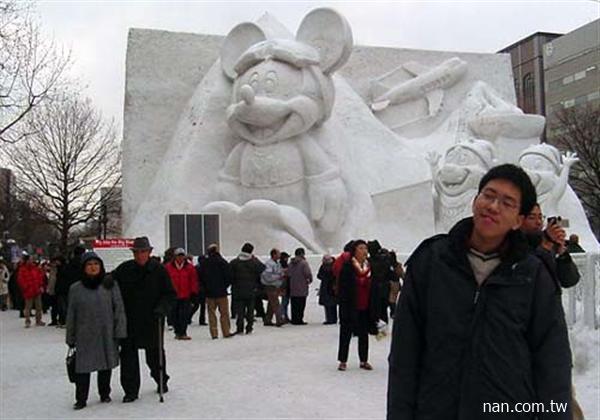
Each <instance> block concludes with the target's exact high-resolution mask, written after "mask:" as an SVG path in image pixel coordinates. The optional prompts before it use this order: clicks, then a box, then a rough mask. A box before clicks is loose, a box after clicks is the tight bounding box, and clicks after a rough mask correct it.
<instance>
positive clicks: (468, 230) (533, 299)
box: [387, 164, 571, 420]
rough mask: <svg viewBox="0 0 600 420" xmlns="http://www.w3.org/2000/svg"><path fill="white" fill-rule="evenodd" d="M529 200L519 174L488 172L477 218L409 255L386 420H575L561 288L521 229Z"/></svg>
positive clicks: (510, 168) (512, 169)
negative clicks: (530, 249)
mask: <svg viewBox="0 0 600 420" xmlns="http://www.w3.org/2000/svg"><path fill="white" fill-rule="evenodd" d="M535 202H536V193H535V189H534V187H533V185H532V183H531V181H530V179H529V177H528V176H527V174H526V173H525V172H524V171H523V170H521V169H520V168H518V167H516V166H514V165H510V164H506V165H501V166H498V167H495V168H492V169H491V170H490V171H489V172H488V173H487V174H486V175H484V177H483V178H482V179H481V182H480V184H479V191H478V195H477V196H476V198H475V199H474V201H473V217H470V218H467V219H464V220H462V221H460V222H458V223H457V224H456V225H455V226H454V227H453V228H452V229H451V231H450V232H449V233H448V234H443V235H437V236H434V237H432V238H430V239H428V240H426V241H424V242H423V243H422V244H421V245H420V246H419V247H418V248H417V250H416V251H415V252H414V253H413V254H412V256H411V257H410V259H409V260H408V261H407V264H406V265H407V273H406V279H405V283H404V287H403V289H402V294H401V297H400V301H399V303H398V308H397V311H396V314H395V320H394V330H393V337H392V345H391V351H390V356H389V365H390V367H389V385H388V412H387V418H388V419H389V420H392V419H393V420H401V419H411V420H412V419H430V420H435V419H440V420H442V419H444V420H445V419H459V420H476V419H484V418H490V419H491V418H494V419H497V418H510V419H533V418H538V419H546V418H552V419H565V420H566V419H570V418H571V407H570V390H571V351H570V348H569V340H568V335H567V328H566V324H565V319H564V313H563V309H562V304H561V301H560V294H559V290H558V287H557V285H556V283H555V282H554V281H553V279H552V277H551V276H550V274H549V273H548V271H547V269H546V267H545V266H544V264H543V263H542V262H541V261H540V260H539V259H538V258H536V257H535V256H534V255H532V254H531V253H530V252H529V249H528V245H527V242H526V240H525V238H524V237H523V234H522V233H521V232H520V230H519V228H520V227H521V224H522V222H523V219H524V217H525V215H526V214H528V213H529V212H530V210H531V208H532V207H533V205H534V203H535ZM533 404H536V405H533Z"/></svg>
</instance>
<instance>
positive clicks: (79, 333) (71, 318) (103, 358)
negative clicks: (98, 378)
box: [66, 277, 127, 373]
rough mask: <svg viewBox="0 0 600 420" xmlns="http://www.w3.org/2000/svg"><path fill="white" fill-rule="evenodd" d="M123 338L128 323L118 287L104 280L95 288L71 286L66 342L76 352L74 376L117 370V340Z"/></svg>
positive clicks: (78, 284)
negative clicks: (75, 374) (115, 368)
mask: <svg viewBox="0 0 600 420" xmlns="http://www.w3.org/2000/svg"><path fill="white" fill-rule="evenodd" d="M126 336H127V321H126V319H125V310H124V308H123V300H122V298H121V293H120V291H119V286H118V285H116V284H115V283H114V282H113V281H112V280H111V279H110V278H108V277H106V278H105V279H104V281H103V282H102V284H100V285H99V286H98V287H96V288H89V287H86V286H84V284H83V283H82V282H81V281H78V282H76V283H75V284H73V285H72V286H71V289H70V290H69V308H68V311H67V334H66V342H67V345H69V346H75V348H76V349H77V357H76V358H75V371H76V372H77V373H87V372H95V371H98V370H107V369H112V368H114V367H116V366H118V365H119V349H118V339H120V338H125V337H126Z"/></svg>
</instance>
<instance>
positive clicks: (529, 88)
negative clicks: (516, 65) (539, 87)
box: [523, 73, 535, 113]
mask: <svg viewBox="0 0 600 420" xmlns="http://www.w3.org/2000/svg"><path fill="white" fill-rule="evenodd" d="M523 111H525V112H527V113H535V84H534V81H533V75H532V74H531V73H527V74H526V75H525V77H523Z"/></svg>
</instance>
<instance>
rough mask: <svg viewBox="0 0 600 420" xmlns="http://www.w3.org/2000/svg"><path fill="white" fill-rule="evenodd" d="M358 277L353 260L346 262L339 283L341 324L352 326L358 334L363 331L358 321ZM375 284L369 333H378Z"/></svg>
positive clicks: (371, 298)
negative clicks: (360, 329)
mask: <svg viewBox="0 0 600 420" xmlns="http://www.w3.org/2000/svg"><path fill="white" fill-rule="evenodd" d="M357 282H358V280H357V277H356V272H355V271H354V267H353V266H352V260H349V261H347V262H345V263H344V265H343V267H342V271H341V272H340V279H339V283H338V303H339V308H340V309H339V311H340V324H342V325H347V326H349V327H351V328H352V331H353V332H354V334H356V335H360V334H361V333H362V331H359V328H360V326H361V325H360V323H359V322H358V309H356V298H357V296H356V293H357V292H356V289H357ZM373 289H374V288H373V285H372V284H371V288H370V290H369V308H368V312H369V325H368V326H367V332H368V333H369V334H372V335H375V334H377V317H378V311H377V308H378V306H377V303H378V302H377V301H376V299H377V294H376V293H375V292H374V290H373Z"/></svg>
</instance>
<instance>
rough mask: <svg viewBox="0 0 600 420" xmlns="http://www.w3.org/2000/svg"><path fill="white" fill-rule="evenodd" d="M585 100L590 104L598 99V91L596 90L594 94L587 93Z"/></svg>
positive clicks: (599, 92)
mask: <svg viewBox="0 0 600 420" xmlns="http://www.w3.org/2000/svg"><path fill="white" fill-rule="evenodd" d="M587 99H588V101H590V102H591V101H595V100H597V99H600V90H597V91H596V92H592V93H588V96H587Z"/></svg>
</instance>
